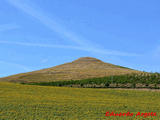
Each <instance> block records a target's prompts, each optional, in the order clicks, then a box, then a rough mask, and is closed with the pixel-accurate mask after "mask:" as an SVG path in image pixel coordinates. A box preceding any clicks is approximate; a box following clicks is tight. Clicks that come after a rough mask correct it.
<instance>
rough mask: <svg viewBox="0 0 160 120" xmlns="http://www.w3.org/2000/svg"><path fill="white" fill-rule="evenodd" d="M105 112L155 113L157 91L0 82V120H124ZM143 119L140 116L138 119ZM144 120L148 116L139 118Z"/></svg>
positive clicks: (159, 110) (159, 111)
mask: <svg viewBox="0 0 160 120" xmlns="http://www.w3.org/2000/svg"><path fill="white" fill-rule="evenodd" d="M107 111H110V112H112V111H114V112H116V113H119V112H125V113H126V112H128V111H130V112H132V113H135V114H136V113H137V112H157V117H153V119H154V120H155V119H157V120H158V119H159V114H160V92H159V91H139V90H115V89H91V88H67V87H49V86H32V85H20V84H16V83H5V82H0V120H15V119H16V120H106V119H110V120H116V119H117V120H124V119H125V120H126V119H131V118H132V119H134V120H135V119H140V118H139V117H138V118H135V117H117V118H116V117H110V118H107V117H105V113H106V112H107ZM142 118H143V117H142ZM143 119H144V120H147V119H151V117H147V118H143Z"/></svg>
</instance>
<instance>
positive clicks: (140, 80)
mask: <svg viewBox="0 0 160 120" xmlns="http://www.w3.org/2000/svg"><path fill="white" fill-rule="evenodd" d="M27 84H31V85H43V86H71V85H72V86H74V85H79V86H80V87H84V86H86V87H87V85H88V86H89V87H93V86H94V87H95V85H97V86H98V85H99V87H111V86H110V85H111V84H116V87H120V86H119V85H120V84H121V85H122V86H121V87H128V88H136V85H137V84H142V85H141V86H143V85H144V86H145V87H146V88H158V87H157V85H158V84H160V74H159V73H145V72H143V73H139V74H126V75H115V76H107V77H101V78H90V79H84V80H69V81H56V82H40V83H27ZM126 84H130V85H128V86H123V85H126ZM151 84H154V87H150V86H149V85H151ZM141 86H140V87H141Z"/></svg>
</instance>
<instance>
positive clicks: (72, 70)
mask: <svg viewBox="0 0 160 120" xmlns="http://www.w3.org/2000/svg"><path fill="white" fill-rule="evenodd" d="M131 73H141V72H140V71H136V70H132V69H129V68H126V67H122V66H118V65H113V64H110V63H104V62H102V61H100V60H98V59H95V58H89V57H85V58H80V59H78V60H76V61H73V62H70V63H65V64H62V65H58V66H55V67H51V68H47V69H42V70H37V71H32V72H28V73H21V74H16V75H12V76H8V77H4V78H0V81H10V82H19V83H20V82H25V83H29V82H54V81H61V80H62V81H67V80H81V79H88V78H97V77H105V76H111V75H124V74H131Z"/></svg>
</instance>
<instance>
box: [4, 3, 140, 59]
mask: <svg viewBox="0 0 160 120" xmlns="http://www.w3.org/2000/svg"><path fill="white" fill-rule="evenodd" d="M7 1H8V2H9V3H10V4H12V5H13V6H15V7H16V8H18V9H20V10H21V11H23V12H25V13H26V14H28V15H30V16H32V17H34V18H35V19H37V20H39V21H40V22H41V23H42V24H43V25H45V26H46V27H48V28H49V29H51V30H52V31H53V32H56V33H58V34H59V35H60V36H62V37H64V38H65V39H67V40H68V41H72V42H74V43H76V44H77V45H78V46H79V47H77V46H76V47H74V46H64V45H44V44H43V45H42V44H36V45H35V44H30V43H17V42H15V44H19V45H20V44H21V45H28V46H41V47H57V48H71V49H78V50H83V51H88V52H91V53H99V54H107V55H108V54H109V55H116V56H137V54H134V53H126V52H121V51H116V50H107V49H101V48H97V47H96V46H97V45H95V44H93V43H92V42H91V41H88V40H86V39H85V38H83V37H81V36H78V35H76V34H75V33H73V32H71V31H69V30H68V29H66V28H65V27H64V26H62V25H60V24H59V23H58V22H57V21H55V20H54V19H53V18H50V17H48V16H46V14H43V12H42V11H40V10H37V9H35V8H34V7H31V5H29V4H26V3H25V2H24V1H23V0H7Z"/></svg>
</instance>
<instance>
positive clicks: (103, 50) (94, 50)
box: [0, 41, 138, 56]
mask: <svg viewBox="0 0 160 120" xmlns="http://www.w3.org/2000/svg"><path fill="white" fill-rule="evenodd" d="M0 44H13V45H23V46H28V47H46V48H61V49H75V50H81V51H87V52H91V51H92V52H94V53H99V54H104V55H119V56H138V54H132V55H130V54H129V53H123V52H118V51H113V50H106V49H94V48H85V47H79V46H69V45H53V44H42V43H41V44H40V43H27V42H15V41H14V42H10V41H0Z"/></svg>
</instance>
